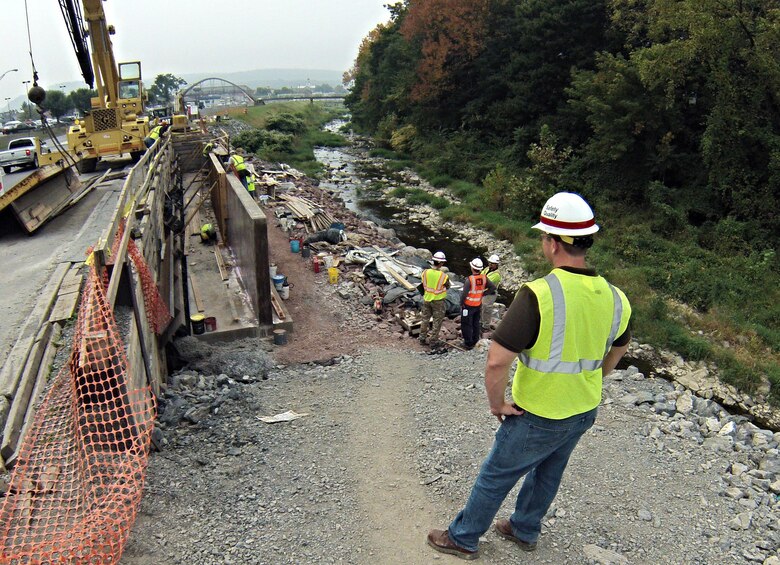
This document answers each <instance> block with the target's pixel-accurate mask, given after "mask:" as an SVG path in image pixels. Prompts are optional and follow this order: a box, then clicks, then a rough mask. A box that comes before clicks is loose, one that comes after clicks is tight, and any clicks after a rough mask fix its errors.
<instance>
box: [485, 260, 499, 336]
mask: <svg viewBox="0 0 780 565" xmlns="http://www.w3.org/2000/svg"><path fill="white" fill-rule="evenodd" d="M500 262H501V259H500V258H499V256H498V255H496V254H495V253H494V254H493V255H491V256H490V257H488V266H487V267H485V268H484V269H483V270H482V274H483V275H486V276H487V278H488V280H489V281H490V282H492V283H493V286H495V287H496V289H495V290H486V291H485V295H484V296H483V297H482V315H481V316H480V324H481V325H482V331H483V332H486V331H488V330H489V329H490V322H491V320H492V319H493V304H495V303H496V298H498V286H499V285H500V284H501V273H499V272H498V264H499V263H500Z"/></svg>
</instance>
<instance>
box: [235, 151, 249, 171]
mask: <svg viewBox="0 0 780 565" xmlns="http://www.w3.org/2000/svg"><path fill="white" fill-rule="evenodd" d="M231 159H233V166H234V167H235V168H236V170H237V171H243V170H244V169H246V165H245V164H244V158H243V157H242V156H241V155H238V154H236V155H233V156H231Z"/></svg>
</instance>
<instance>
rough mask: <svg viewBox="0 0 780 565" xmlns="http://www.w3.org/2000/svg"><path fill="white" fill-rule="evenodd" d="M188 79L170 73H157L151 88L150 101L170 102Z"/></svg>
mask: <svg viewBox="0 0 780 565" xmlns="http://www.w3.org/2000/svg"><path fill="white" fill-rule="evenodd" d="M186 84H187V81H186V80H184V79H181V78H179V77H177V76H174V75H172V74H170V73H166V74H161V75H157V76H156V77H155V78H154V83H153V84H152V87H151V88H150V89H149V91H148V94H149V101H150V102H152V103H153V104H169V103H170V102H171V101H172V100H173V94H174V93H175V92H176V91H178V90H179V88H180V87H182V86H184V85H186Z"/></svg>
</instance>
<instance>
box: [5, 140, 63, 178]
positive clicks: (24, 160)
mask: <svg viewBox="0 0 780 565" xmlns="http://www.w3.org/2000/svg"><path fill="white" fill-rule="evenodd" d="M44 153H51V149H49V147H48V146H47V145H46V141H42V140H41V139H39V138H37V137H20V138H18V139H13V140H11V141H9V142H8V149H6V150H5V151H0V166H1V167H2V168H3V170H4V171H5V172H6V173H10V172H11V169H12V168H14V167H32V168H33V169H37V168H38V156H39V155H43V154H44Z"/></svg>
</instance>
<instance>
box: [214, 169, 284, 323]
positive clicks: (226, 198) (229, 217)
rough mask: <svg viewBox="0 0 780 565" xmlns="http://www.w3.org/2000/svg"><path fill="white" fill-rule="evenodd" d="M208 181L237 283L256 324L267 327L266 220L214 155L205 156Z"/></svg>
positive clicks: (268, 321)
mask: <svg viewBox="0 0 780 565" xmlns="http://www.w3.org/2000/svg"><path fill="white" fill-rule="evenodd" d="M209 157H210V159H211V164H212V176H211V177H210V178H209V181H208V184H209V186H211V187H212V189H211V202H212V207H213V209H214V214H215V215H216V217H217V222H218V223H219V229H220V232H221V233H222V236H223V237H224V239H225V243H227V244H228V245H229V246H230V248H231V250H232V251H233V253H234V255H235V257H236V262H237V266H238V269H239V273H240V276H241V282H242V284H243V285H244V289H245V290H246V291H247V294H249V298H250V300H251V302H252V307H253V308H254V311H255V313H256V314H257V318H258V323H259V324H260V325H261V326H263V325H268V326H270V325H271V324H272V323H273V318H272V313H271V276H270V273H269V271H268V265H269V258H268V222H267V220H266V217H265V213H263V211H262V210H261V209H260V207H259V206H258V205H257V203H256V202H255V201H254V200H253V199H252V197H251V196H250V195H249V193H248V192H247V190H246V189H245V188H244V186H243V185H242V184H241V181H239V180H238V179H237V178H236V177H235V176H234V175H232V174H226V173H225V170H224V169H223V168H222V165H221V164H220V162H219V160H218V159H217V158H216V156H215V155H213V154H211V155H209Z"/></svg>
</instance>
